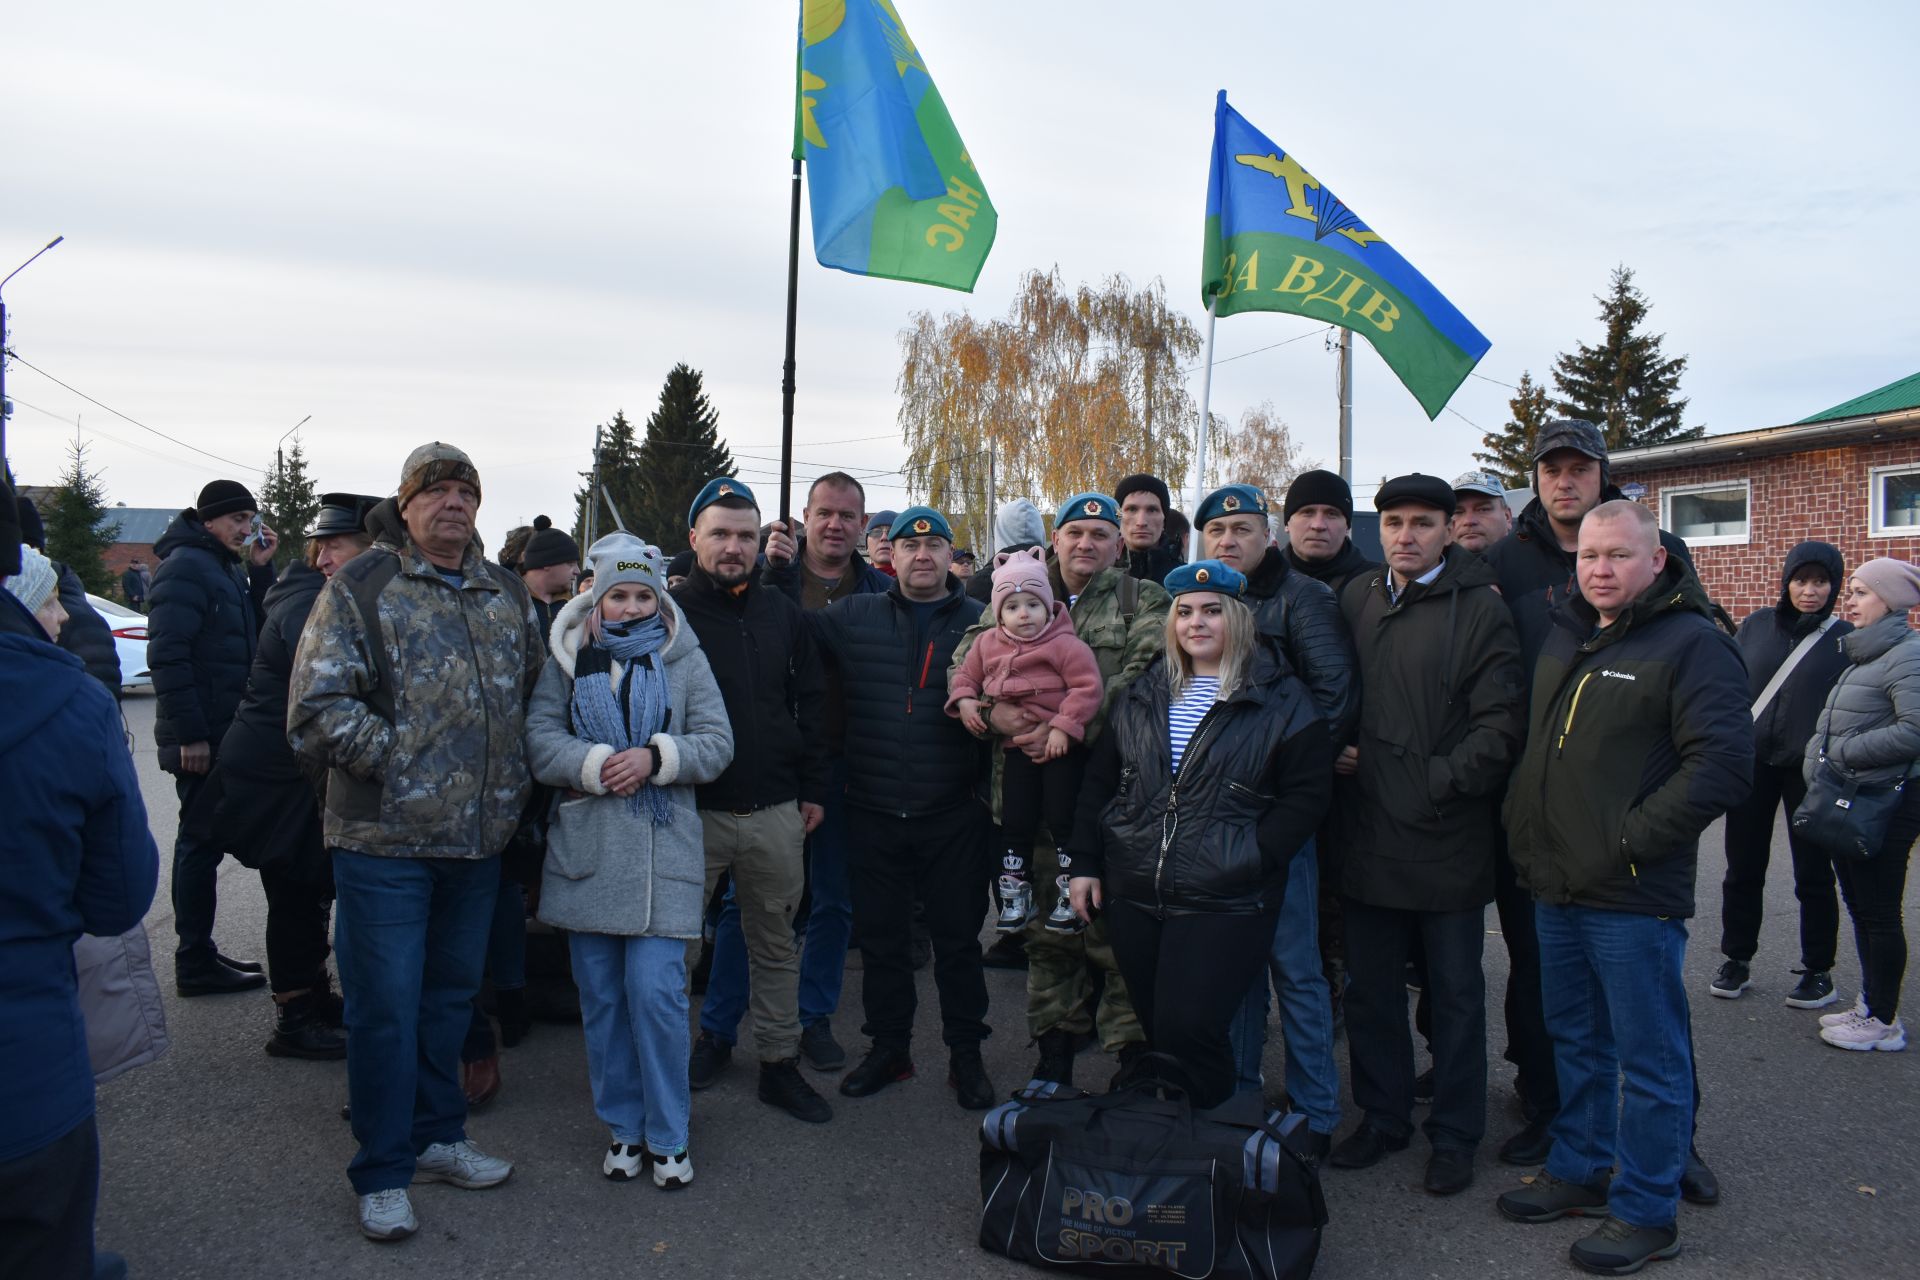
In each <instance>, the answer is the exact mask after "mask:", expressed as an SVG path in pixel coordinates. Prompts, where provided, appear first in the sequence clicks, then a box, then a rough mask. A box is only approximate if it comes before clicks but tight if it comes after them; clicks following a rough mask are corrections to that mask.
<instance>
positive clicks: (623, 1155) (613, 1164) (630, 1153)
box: [600, 1142, 647, 1182]
mask: <svg viewBox="0 0 1920 1280" xmlns="http://www.w3.org/2000/svg"><path fill="white" fill-rule="evenodd" d="M646 1158H647V1149H646V1148H645V1147H644V1146H642V1145H640V1144H639V1143H637V1142H615V1143H613V1144H611V1145H610V1146H608V1147H607V1155H606V1158H605V1159H604V1160H602V1161H601V1162H600V1172H601V1173H603V1174H605V1175H606V1177H607V1179H608V1180H609V1181H611V1182H631V1181H633V1180H634V1179H635V1178H637V1177H639V1176H640V1170H641V1169H642V1168H643V1167H644V1166H645V1164H646Z"/></svg>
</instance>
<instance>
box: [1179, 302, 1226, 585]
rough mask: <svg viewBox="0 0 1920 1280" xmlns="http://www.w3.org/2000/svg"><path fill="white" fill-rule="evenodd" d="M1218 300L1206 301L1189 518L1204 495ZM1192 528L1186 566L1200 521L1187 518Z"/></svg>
mask: <svg viewBox="0 0 1920 1280" xmlns="http://www.w3.org/2000/svg"><path fill="white" fill-rule="evenodd" d="M1219 306H1220V298H1219V295H1218V294H1216V295H1214V296H1213V297H1211V298H1208V299H1207V356H1206V360H1205V361H1204V362H1203V366H1202V372H1201V374H1200V444H1199V447H1198V448H1197V449H1196V450H1195V459H1196V460H1195V462H1194V465H1193V510H1192V512H1191V515H1192V516H1195V517H1197V516H1198V515H1199V514H1200V502H1201V500H1202V499H1204V498H1205V497H1206V496H1207V433H1208V430H1209V428H1211V426H1212V425H1213V419H1212V418H1211V417H1210V416H1209V415H1210V414H1211V413H1212V412H1213V322H1214V320H1215V318H1216V317H1217V316H1218V314H1219ZM1188 524H1189V525H1190V526H1191V527H1190V528H1189V529H1188V530H1187V560H1188V562H1189V563H1191V562H1193V561H1195V560H1198V559H1199V558H1200V522H1199V521H1198V520H1197V519H1189V521H1188Z"/></svg>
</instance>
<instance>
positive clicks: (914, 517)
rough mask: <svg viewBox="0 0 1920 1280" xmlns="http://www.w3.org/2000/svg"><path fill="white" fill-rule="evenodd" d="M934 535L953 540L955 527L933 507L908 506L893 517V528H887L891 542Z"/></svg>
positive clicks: (888, 538)
mask: <svg viewBox="0 0 1920 1280" xmlns="http://www.w3.org/2000/svg"><path fill="white" fill-rule="evenodd" d="M932 537H939V538H945V539H946V540H947V541H948V542H952V541H953V527H952V526H951V525H949V524H948V523H947V518H946V517H945V516H943V515H941V514H940V513H939V512H938V511H935V510H934V509H933V508H932V507H908V508H907V509H906V510H905V511H902V512H901V513H900V514H899V515H897V516H895V517H894V518H893V528H891V529H889V530H887V540H888V541H889V542H891V541H894V540H895V539H899V538H932Z"/></svg>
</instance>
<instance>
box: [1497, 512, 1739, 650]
mask: <svg viewBox="0 0 1920 1280" xmlns="http://www.w3.org/2000/svg"><path fill="white" fill-rule="evenodd" d="M1625 496H1626V495H1625V494H1623V493H1621V492H1620V490H1619V489H1617V488H1615V487H1614V486H1613V485H1611V484H1609V485H1607V486H1606V487H1605V488H1603V489H1602V490H1601V491H1600V501H1602V502H1612V501H1613V500H1614V499H1616V498H1624V497H1625ZM1660 545H1661V546H1663V547H1665V548H1666V549H1667V555H1668V556H1669V557H1678V558H1679V560H1680V563H1681V564H1683V565H1685V566H1686V567H1687V569H1688V570H1689V571H1691V570H1692V569H1693V555H1692V553H1690V552H1689V551H1688V550H1687V544H1686V543H1684V542H1682V541H1681V540H1680V539H1679V538H1677V537H1675V536H1674V535H1673V534H1671V533H1668V532H1667V531H1666V530H1665V529H1662V530H1661V531H1660ZM1485 554H1486V557H1487V560H1488V562H1489V563H1491V564H1492V565H1493V572H1494V575H1495V576H1496V578H1497V579H1498V580H1499V583H1500V594H1501V596H1502V597H1503V598H1505V600H1506V602H1507V608H1509V609H1511V610H1513V625H1514V629H1515V630H1517V631H1518V632H1519V633H1520V661H1521V664H1522V666H1523V668H1524V669H1525V670H1526V671H1528V672H1531V671H1532V670H1533V664H1534V662H1535V661H1537V660H1538V659H1539V657H1540V647H1541V646H1542V645H1544V644H1545V643H1546V642H1547V635H1548V634H1549V632H1551V631H1552V629H1553V624H1552V622H1551V621H1550V620H1549V619H1548V616H1547V615H1548V613H1549V612H1550V611H1551V610H1552V609H1554V608H1555V607H1557V606H1559V605H1563V604H1565V603H1566V602H1567V601H1569V600H1571V599H1572V598H1573V597H1575V596H1576V595H1578V594H1579V593H1580V583H1579V580H1578V579H1577V578H1576V577H1575V575H1574V556H1573V552H1571V551H1566V550H1563V549H1562V548H1561V546H1560V539H1559V538H1558V537H1557V536H1556V535H1555V534H1554V532H1553V525H1552V524H1551V523H1550V522H1549V521H1548V519H1547V509H1546V507H1545V505H1543V504H1542V503H1541V501H1540V499H1538V498H1535V499H1534V500H1533V501H1532V502H1529V503H1528V504H1527V506H1526V509H1525V510H1524V511H1522V512H1521V513H1520V518H1519V519H1518V520H1515V521H1514V522H1513V532H1512V533H1509V534H1508V535H1507V536H1506V537H1504V538H1502V539H1500V541H1498V542H1496V543H1494V544H1493V545H1492V546H1490V547H1488V548H1487V550H1486V553H1485ZM1709 616H1711V615H1709Z"/></svg>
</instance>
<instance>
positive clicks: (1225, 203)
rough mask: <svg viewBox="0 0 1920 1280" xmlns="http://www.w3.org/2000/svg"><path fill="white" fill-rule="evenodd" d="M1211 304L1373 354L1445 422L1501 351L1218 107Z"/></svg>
mask: <svg viewBox="0 0 1920 1280" xmlns="http://www.w3.org/2000/svg"><path fill="white" fill-rule="evenodd" d="M1200 296H1201V299H1202V300H1203V301H1211V300H1215V299H1217V302H1216V306H1217V308H1218V310H1217V312H1216V314H1218V315H1223V316H1230V315H1236V314H1238V313H1239V312H1242V311H1290V312H1292V313H1293V314H1295V315H1301V316H1310V317H1312V318H1313V319H1316V320H1326V321H1330V322H1331V323H1333V324H1336V325H1339V326H1341V327H1342V328H1346V329H1351V330H1353V331H1354V332H1355V333H1357V334H1359V335H1361V336H1362V337H1364V338H1365V339H1366V340H1367V341H1368V342H1371V343H1372V344H1373V349H1374V350H1375V351H1378V352H1379V353H1380V358H1381V359H1382V360H1385V361H1386V362H1387V367H1388V368H1389V369H1392V370H1393V372H1394V373H1395V374H1396V375H1397V376H1398V377H1399V379H1400V381H1401V383H1402V384H1403V385H1405V387H1406V388H1407V390H1408V391H1411V392H1412V393H1413V398H1414V399H1416V400H1418V401H1419V402H1420V407H1421V408H1422V409H1425V410H1426V411H1427V417H1429V418H1437V417H1439V416H1440V411H1441V410H1442V409H1444V408H1446V405H1447V400H1448V398H1449V397H1451V396H1452V395H1453V393H1454V392H1455V391H1457V390H1458V389H1459V387H1460V384H1461V383H1462V382H1465V381H1466V380H1467V375H1468V374H1469V373H1471V372H1472V371H1473V366H1474V365H1476V364H1478V363H1480V357H1481V356H1484V355H1485V354H1486V353H1487V348H1488V346H1490V345H1491V344H1490V343H1489V342H1488V341H1487V340H1486V338H1484V337H1482V336H1481V333H1480V331H1479V330H1478V329H1476V328H1474V327H1473V325H1472V324H1471V323H1469V322H1468V320H1467V318H1466V317H1465V316H1463V315H1461V314H1460V313H1459V312H1458V311H1457V310H1455V309H1454V306H1453V304H1452V303H1451V302H1448V301H1447V300H1446V298H1444V297H1442V296H1441V294H1440V291H1439V290H1438V289H1435V288H1434V287H1433V286H1432V285H1431V284H1428V283H1427V278H1426V277H1425V276H1423V275H1421V274H1420V273H1419V272H1418V271H1415V270H1414V269H1413V266H1412V265H1411V264H1410V263H1409V262H1408V261H1407V260H1406V259H1405V258H1403V257H1401V256H1400V255H1399V254H1397V253H1395V252H1394V251H1393V246H1392V245H1389V244H1388V243H1387V242H1386V241H1385V240H1382V239H1381V238H1380V236H1379V234H1378V233H1377V232H1375V231H1374V230H1373V229H1372V228H1370V227H1368V226H1367V224H1366V223H1364V222H1362V221H1361V220H1360V217H1359V215H1358V214H1356V213H1354V212H1353V210H1351V209H1349V208H1347V206H1346V205H1344V204H1342V203H1341V202H1340V199H1339V197H1337V196H1335V195H1334V194H1333V192H1331V191H1329V190H1327V188H1326V187H1325V186H1323V185H1322V184H1321V182H1320V180H1319V179H1318V178H1316V177H1314V176H1313V175H1312V174H1311V173H1309V172H1307V170H1306V168H1305V167H1304V166H1302V165H1301V163H1300V161H1299V158H1298V157H1296V156H1294V155H1291V154H1290V153H1288V152H1286V151H1282V150H1281V149H1280V148H1279V147H1276V146H1274V145H1273V143H1272V142H1271V141H1269V140H1268V139H1267V137H1266V135H1265V134H1263V133H1261V132H1260V131H1259V130H1258V129H1256V128H1254V127H1253V126H1252V125H1250V124H1248V123H1247V121H1246V118H1245V117H1244V116H1242V115H1241V114H1240V113H1239V112H1238V111H1235V110H1234V109H1233V108H1232V107H1230V106H1228V105H1227V94H1226V90H1224V89H1223V90H1221V91H1220V97H1219V99H1218V101H1217V102H1216V104H1215V106H1214V115H1213V169H1212V172H1211V173H1210V174H1209V175H1208V177H1207V237H1206V250H1205V256H1204V259H1203V261H1202V263H1201V267H1200Z"/></svg>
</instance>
